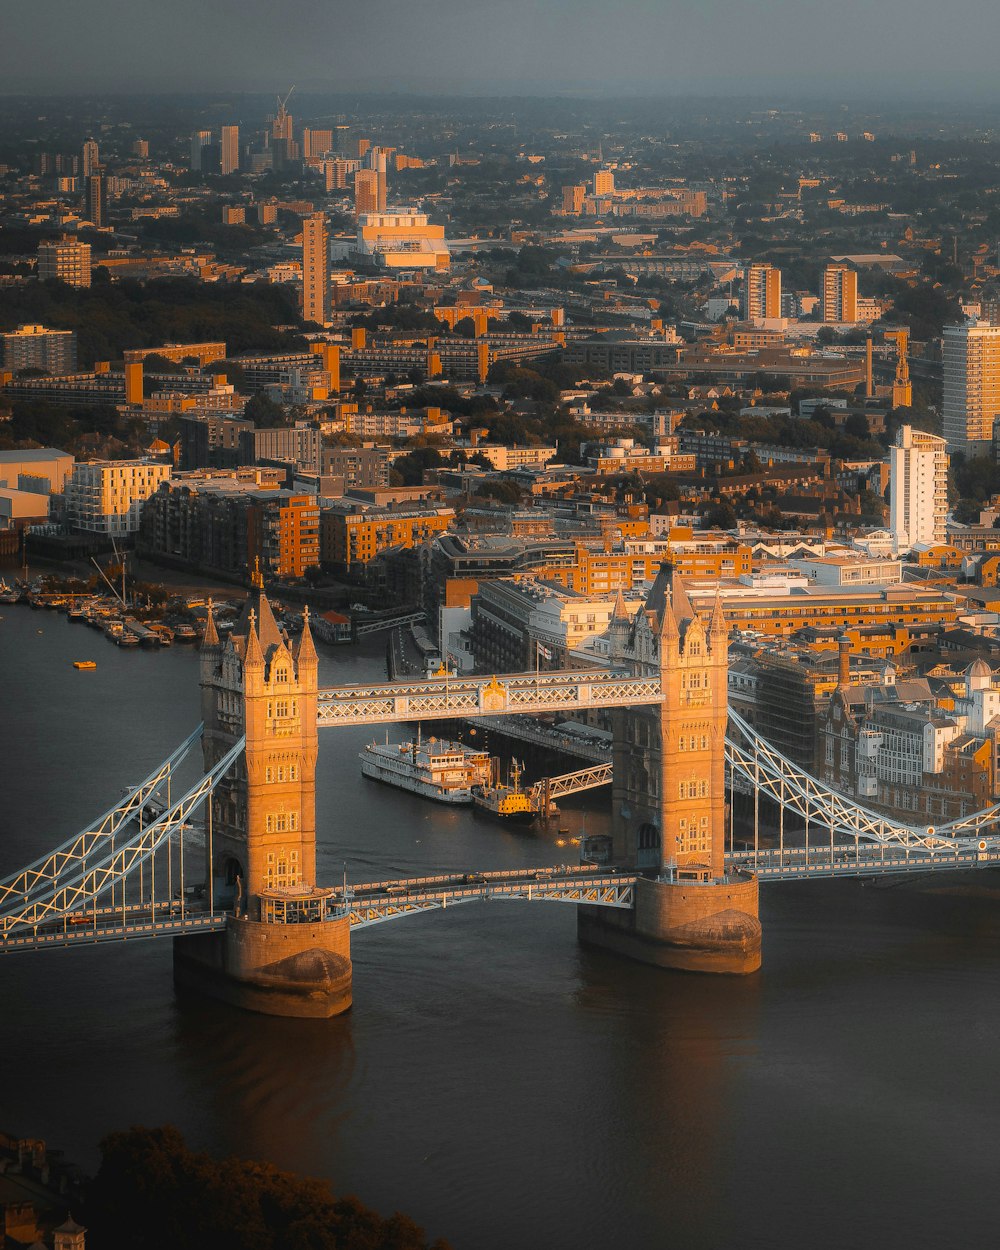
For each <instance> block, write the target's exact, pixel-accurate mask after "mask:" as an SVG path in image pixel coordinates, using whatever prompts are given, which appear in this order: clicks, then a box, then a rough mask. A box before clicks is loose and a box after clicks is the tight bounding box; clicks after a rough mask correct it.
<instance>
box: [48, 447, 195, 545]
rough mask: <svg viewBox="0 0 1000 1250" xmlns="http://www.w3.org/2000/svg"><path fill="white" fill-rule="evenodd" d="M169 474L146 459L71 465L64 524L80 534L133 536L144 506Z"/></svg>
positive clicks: (164, 466) (160, 466)
mask: <svg viewBox="0 0 1000 1250" xmlns="http://www.w3.org/2000/svg"><path fill="white" fill-rule="evenodd" d="M170 473H171V466H170V465H168V464H156V463H153V462H152V461H146V460H99V461H94V462H92V463H89V464H77V465H74V466H73V473H72V476H71V477H70V479H69V481H68V482H67V483H66V489H65V496H66V500H65V507H66V523H67V525H68V526H69V528H70V529H71V530H75V531H78V532H80V533H90V534H107V535H115V536H121V535H129V534H134V533H136V532H137V530H138V529H139V520H140V515H141V512H142V505H143V503H144V502H145V501H146V500H147V499H148V498H149V497H150V495H152V494H153V493H154V492H155V491H157V490H158V489H159V487H160V484H161V483H162V482H166V481H168V480H169V478H170Z"/></svg>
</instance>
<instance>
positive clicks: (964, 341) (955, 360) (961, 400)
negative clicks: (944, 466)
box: [942, 321, 1000, 456]
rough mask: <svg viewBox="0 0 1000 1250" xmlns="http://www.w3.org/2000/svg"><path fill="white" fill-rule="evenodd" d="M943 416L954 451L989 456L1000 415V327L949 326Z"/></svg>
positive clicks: (944, 352) (952, 450)
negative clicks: (995, 425)
mask: <svg viewBox="0 0 1000 1250" xmlns="http://www.w3.org/2000/svg"><path fill="white" fill-rule="evenodd" d="M943 355H944V403H943V405H942V417H943V428H944V437H945V441H946V442H947V444H948V450H949V451H950V452H955V451H962V452H965V454H966V455H967V456H988V455H990V454H991V453H992V447H993V422H994V419H995V418H996V417H997V416H1000V326H994V325H981V324H979V323H977V322H975V321H970V322H966V323H965V324H964V325H957V326H945V327H944V336H943Z"/></svg>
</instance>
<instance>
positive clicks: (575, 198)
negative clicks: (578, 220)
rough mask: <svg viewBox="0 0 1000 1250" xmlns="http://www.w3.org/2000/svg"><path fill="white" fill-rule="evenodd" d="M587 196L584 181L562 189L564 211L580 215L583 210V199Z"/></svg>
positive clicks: (576, 215) (575, 215)
mask: <svg viewBox="0 0 1000 1250" xmlns="http://www.w3.org/2000/svg"><path fill="white" fill-rule="evenodd" d="M586 198H587V188H586V187H585V186H584V185H583V183H582V182H581V183H579V184H577V185H574V186H571V187H563V189H562V206H563V212H564V213H572V215H573V216H574V217H578V216H579V215H580V213H582V212H583V201H584V200H585V199H586Z"/></svg>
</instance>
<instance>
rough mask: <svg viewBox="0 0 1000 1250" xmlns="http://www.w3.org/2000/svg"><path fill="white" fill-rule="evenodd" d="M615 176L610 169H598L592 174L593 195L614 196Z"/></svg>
mask: <svg viewBox="0 0 1000 1250" xmlns="http://www.w3.org/2000/svg"><path fill="white" fill-rule="evenodd" d="M614 193H615V175H614V171H613V170H610V169H598V170H595V172H594V195H595V196H598V195H614Z"/></svg>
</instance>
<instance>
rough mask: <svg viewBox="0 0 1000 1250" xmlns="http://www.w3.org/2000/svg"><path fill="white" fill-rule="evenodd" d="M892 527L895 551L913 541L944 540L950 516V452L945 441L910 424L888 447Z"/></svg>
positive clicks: (902, 548) (909, 545)
mask: <svg viewBox="0 0 1000 1250" xmlns="http://www.w3.org/2000/svg"><path fill="white" fill-rule="evenodd" d="M889 471H890V479H889V518H890V520H889V528H890V530H891V531H892V547H893V551H894V552H900V551H906V550H908V549H909V548H910V547H912V546H913V545H914V543H941V542H944V540H945V523H946V521H947V519H948V453H947V451H946V450H945V440H944V439H943V438H938V436H937V435H936V434H925V433H923V431H922V430H915V429H914V428H913V427H912V426H910V425H902V426H900V428H899V429H898V430H897V432H896V442H895V444H894V446H892V447H891V448H890V449H889Z"/></svg>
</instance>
